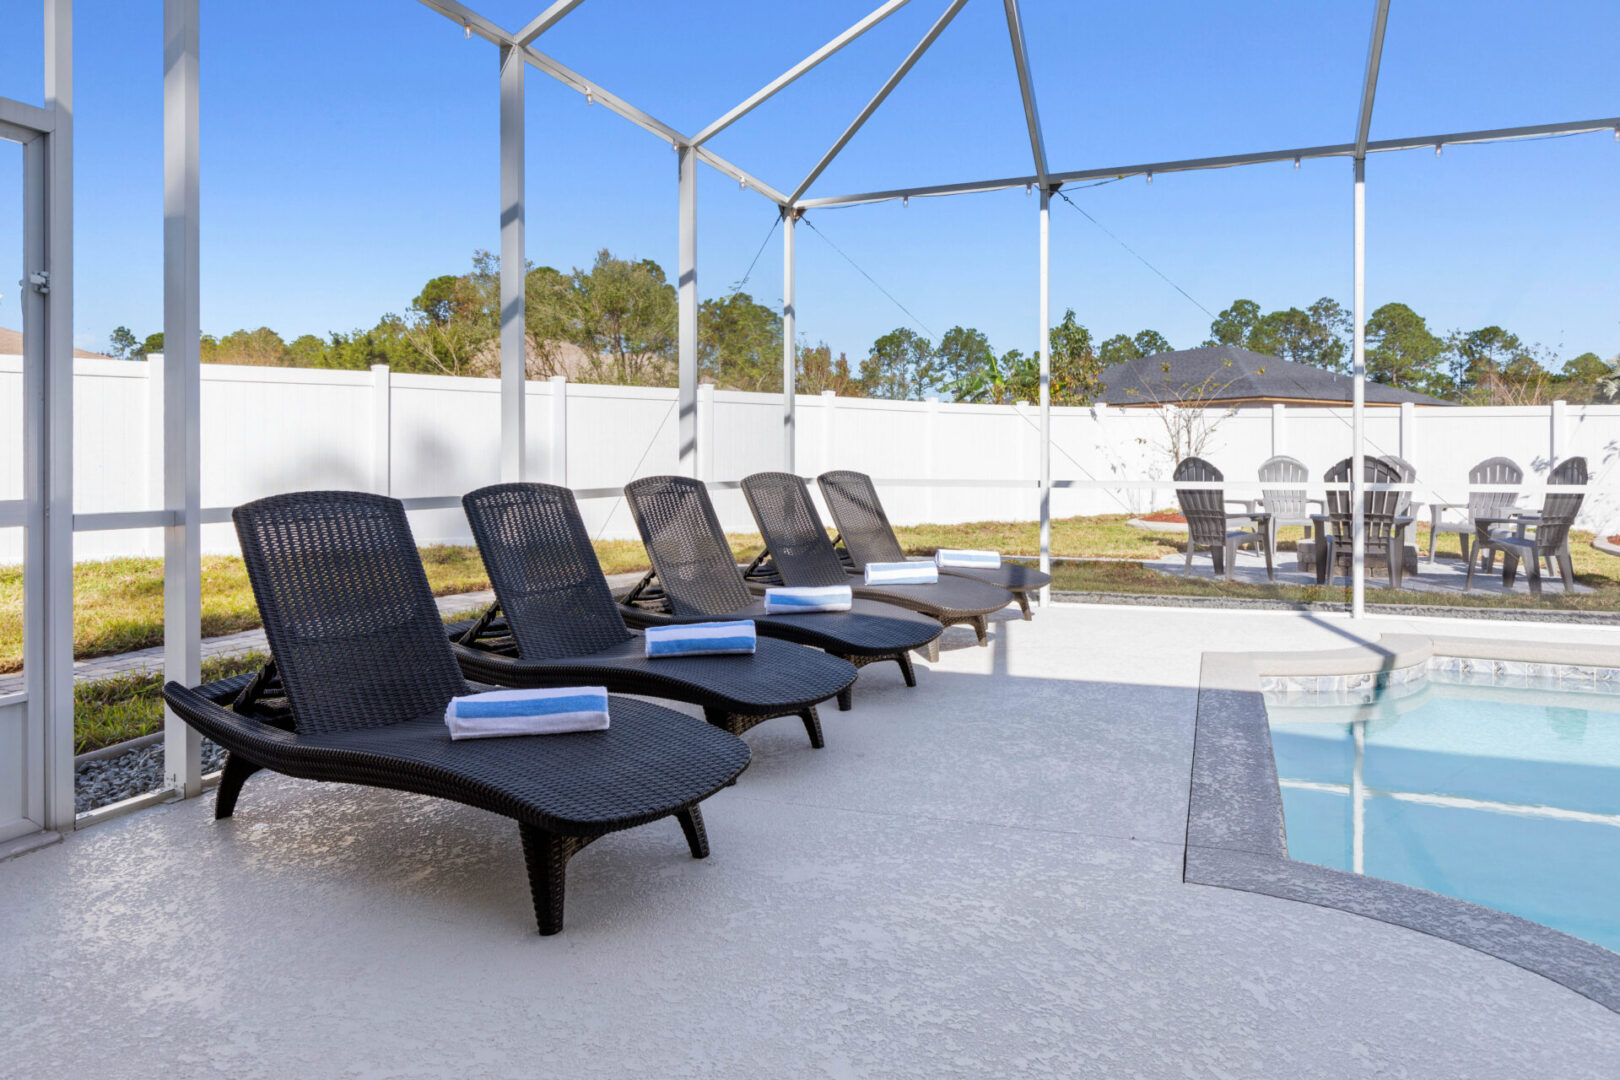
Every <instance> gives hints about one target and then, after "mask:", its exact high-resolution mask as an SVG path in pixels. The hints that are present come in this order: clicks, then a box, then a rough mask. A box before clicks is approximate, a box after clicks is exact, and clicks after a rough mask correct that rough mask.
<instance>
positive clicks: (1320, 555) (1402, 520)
mask: <svg viewBox="0 0 1620 1080" xmlns="http://www.w3.org/2000/svg"><path fill="white" fill-rule="evenodd" d="M1353 460H1354V459H1352V458H1345V459H1344V460H1343V461H1340V462H1338V463H1336V464H1335V465H1334V466H1333V467H1332V468H1330V469H1329V470H1328V471H1327V472H1326V473H1325V474H1323V476H1322V479H1323V481H1324V482H1326V483H1328V484H1347V483H1349V482H1350V470H1351V467H1352V462H1353ZM1362 480H1363V482H1365V483H1368V484H1399V483H1404V482H1405V481H1403V480H1402V474H1401V472H1400V469H1399V466H1397V465H1395V464H1394V463H1393V462H1391V461H1388V460H1386V459H1384V458H1376V457H1368V458H1363V459H1362ZM1407 494H1408V493H1407V492H1403V491H1364V492H1363V493H1362V497H1361V498H1362V504H1361V505H1362V517H1363V520H1364V521H1365V522H1366V537H1367V555H1368V557H1369V558H1382V559H1383V560H1384V562H1385V563H1386V565H1387V567H1388V570H1389V585H1390V588H1392V589H1398V588H1400V587H1401V579H1402V574H1403V571H1404V568H1405V561H1406V560H1405V558H1404V551H1403V550H1402V549H1403V547H1404V541H1403V537H1404V535H1405V533H1406V530H1407V529H1408V528H1409V527H1410V526H1411V524H1412V519H1411V518H1410V517H1405V516H1403V515H1402V514H1401V513H1400V511H1401V508H1402V505H1403V504H1402V502H1401V497H1402V496H1403V495H1407ZM1409 501H1410V500H1408V502H1409ZM1354 507H1355V503H1354V502H1353V501H1352V500H1351V497H1350V492H1348V491H1335V490H1332V489H1331V488H1330V489H1329V490H1328V492H1327V513H1325V514H1316V515H1313V516H1312V522H1313V524H1314V525H1315V526H1316V538H1317V542H1316V583H1317V584H1318V585H1326V584H1327V583H1328V582H1329V580H1330V579H1331V578H1332V576H1333V574H1334V573H1336V572H1337V570H1338V564H1339V562H1340V561H1341V560H1346V559H1348V558H1349V557H1350V551H1351V543H1352V539H1353V528H1354V516H1355V510H1354Z"/></svg>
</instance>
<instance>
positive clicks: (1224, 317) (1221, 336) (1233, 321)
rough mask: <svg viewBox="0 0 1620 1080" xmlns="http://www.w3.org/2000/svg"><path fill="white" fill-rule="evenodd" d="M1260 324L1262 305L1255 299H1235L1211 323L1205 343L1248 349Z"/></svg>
mask: <svg viewBox="0 0 1620 1080" xmlns="http://www.w3.org/2000/svg"><path fill="white" fill-rule="evenodd" d="M1259 325H1260V305H1259V304H1257V303H1255V302H1254V301H1253V300H1234V301H1232V306H1231V307H1229V308H1227V309H1226V310H1225V311H1223V312H1221V313H1220V314H1219V315H1217V316H1215V321H1214V322H1212V323H1210V324H1209V340H1208V341H1206V342H1204V344H1205V345H1236V346H1238V347H1239V348H1243V349H1246V348H1248V347H1249V339H1250V338H1251V337H1253V335H1254V332H1255V330H1256V329H1257V328H1258V327H1259Z"/></svg>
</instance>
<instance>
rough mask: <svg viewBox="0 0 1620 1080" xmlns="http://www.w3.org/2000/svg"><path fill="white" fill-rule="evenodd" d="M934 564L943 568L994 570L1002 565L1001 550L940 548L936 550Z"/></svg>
mask: <svg viewBox="0 0 1620 1080" xmlns="http://www.w3.org/2000/svg"><path fill="white" fill-rule="evenodd" d="M934 565H935V566H937V567H939V568H940V569H941V570H944V569H947V568H949V569H952V570H994V569H995V568H996V567H998V566H1000V565H1001V552H999V551H974V550H971V549H967V548H940V549H939V550H938V551H936V552H934Z"/></svg>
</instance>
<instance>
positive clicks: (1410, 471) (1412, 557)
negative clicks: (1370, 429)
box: [1378, 454, 1423, 574]
mask: <svg viewBox="0 0 1620 1080" xmlns="http://www.w3.org/2000/svg"><path fill="white" fill-rule="evenodd" d="M1378 460H1380V461H1383V462H1387V463H1388V464H1389V465H1390V466H1391V467H1392V468H1393V469H1394V470H1395V472H1396V473H1398V474H1399V475H1400V480H1399V481H1398V482H1399V483H1402V484H1416V483H1417V475H1418V474H1417V466H1416V465H1413V464H1412V463H1411V462H1410V461H1407V460H1406V459H1405V458H1403V457H1400V456H1398V455H1395V454H1381V455H1379V458H1378ZM1416 495H1417V492H1416V491H1399V492H1396V496H1397V498H1396V503H1395V516H1396V517H1399V518H1404V519H1406V521H1407V524H1406V525H1404V526H1403V527H1402V528H1401V554H1402V560H1401V571H1402V573H1410V574H1415V573H1417V572H1418V549H1417V538H1416V537H1415V536H1413V534H1412V530H1413V529H1415V528H1417V514H1416V511H1417V510H1418V509H1420V508H1421V507H1422V506H1423V504H1422V503H1418V502H1414V501H1413V500H1414V498H1415V496H1416Z"/></svg>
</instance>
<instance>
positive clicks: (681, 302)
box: [675, 146, 700, 477]
mask: <svg viewBox="0 0 1620 1080" xmlns="http://www.w3.org/2000/svg"><path fill="white" fill-rule="evenodd" d="M675 150H676V153H677V155H678V158H679V162H680V164H679V185H680V199H679V202H680V219H681V222H680V260H679V264H678V265H679V277H678V279H677V282H676V316H677V320H678V324H679V331H678V334H677V340H678V342H679V359H678V367H677V374H678V383H677V389H676V391H675V396H676V401H677V406H676V407H677V408H678V409H679V411H680V420H679V423H678V433H679V435H678V437H679V440H680V443H679V445H680V470H681V473H682V475H685V476H694V477H695V476H698V475H700V474H699V466H698V439H697V315H698V299H697V149H696V148H695V147H691V146H677V147H676V148H675Z"/></svg>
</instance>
